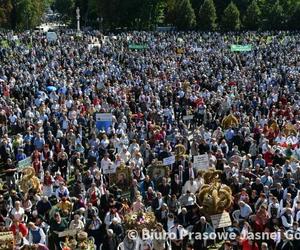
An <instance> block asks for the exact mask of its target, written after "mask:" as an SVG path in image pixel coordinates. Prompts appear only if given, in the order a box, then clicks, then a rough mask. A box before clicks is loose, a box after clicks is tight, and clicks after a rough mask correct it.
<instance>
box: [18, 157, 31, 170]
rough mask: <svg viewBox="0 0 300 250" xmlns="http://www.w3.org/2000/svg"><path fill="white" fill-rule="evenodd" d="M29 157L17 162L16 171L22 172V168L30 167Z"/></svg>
mask: <svg viewBox="0 0 300 250" xmlns="http://www.w3.org/2000/svg"><path fill="white" fill-rule="evenodd" d="M31 164H32V163H31V157H27V158H25V159H24V160H22V161H19V162H18V171H21V170H23V169H24V168H27V167H31Z"/></svg>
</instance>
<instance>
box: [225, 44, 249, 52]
mask: <svg viewBox="0 0 300 250" xmlns="http://www.w3.org/2000/svg"><path fill="white" fill-rule="evenodd" d="M230 50H231V51H232V52H235V51H237V52H247V51H251V50H252V46H251V45H238V44H232V45H231V46H230Z"/></svg>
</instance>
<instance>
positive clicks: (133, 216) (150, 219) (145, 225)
mask: <svg viewBox="0 0 300 250" xmlns="http://www.w3.org/2000/svg"><path fill="white" fill-rule="evenodd" d="M124 225H125V229H126V230H136V231H137V232H139V233H141V232H142V230H143V229H147V230H149V231H150V230H154V229H155V228H156V218H155V215H154V213H152V212H142V211H138V212H132V213H129V214H127V215H125V218H124Z"/></svg>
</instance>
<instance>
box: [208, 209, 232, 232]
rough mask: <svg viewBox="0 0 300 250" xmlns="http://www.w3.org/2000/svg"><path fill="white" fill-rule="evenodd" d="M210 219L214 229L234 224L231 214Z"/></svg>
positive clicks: (218, 215) (217, 215)
mask: <svg viewBox="0 0 300 250" xmlns="http://www.w3.org/2000/svg"><path fill="white" fill-rule="evenodd" d="M210 218H211V222H212V224H213V227H214V229H217V228H224V227H229V226H231V224H232V223H231V219H230V216H229V213H227V212H224V213H222V214H215V215H211V216H210Z"/></svg>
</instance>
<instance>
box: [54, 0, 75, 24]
mask: <svg viewBox="0 0 300 250" xmlns="http://www.w3.org/2000/svg"><path fill="white" fill-rule="evenodd" d="M54 8H55V10H56V11H57V12H58V13H60V14H61V16H62V20H64V21H70V20H71V19H72V18H73V15H75V1H74V0H55V2H54Z"/></svg>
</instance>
